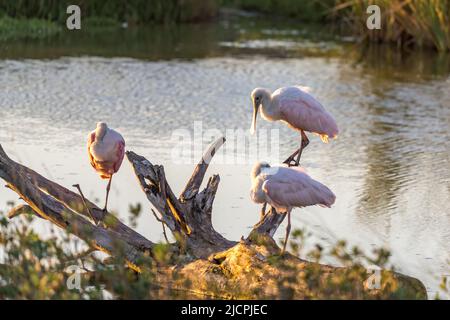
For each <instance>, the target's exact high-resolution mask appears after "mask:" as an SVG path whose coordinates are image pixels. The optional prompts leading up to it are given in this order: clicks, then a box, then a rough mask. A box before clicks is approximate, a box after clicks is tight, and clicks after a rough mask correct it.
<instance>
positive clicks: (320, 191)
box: [250, 162, 336, 254]
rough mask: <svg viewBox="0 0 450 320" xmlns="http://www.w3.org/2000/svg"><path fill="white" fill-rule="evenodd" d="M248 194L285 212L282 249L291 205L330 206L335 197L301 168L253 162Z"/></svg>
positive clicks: (287, 228) (289, 226)
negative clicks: (285, 219)
mask: <svg viewBox="0 0 450 320" xmlns="http://www.w3.org/2000/svg"><path fill="white" fill-rule="evenodd" d="M251 179H252V188H251V190H250V197H251V199H252V200H253V202H256V203H269V204H270V205H271V206H272V207H273V208H275V210H276V211H277V212H278V213H287V215H288V224H287V227H286V237H285V240H284V245H283V250H282V252H281V254H283V253H284V251H285V250H286V244H287V241H288V238H289V233H290V232H291V211H292V209H293V208H294V207H300V208H302V207H307V206H314V205H320V206H323V207H328V208H330V207H331V205H332V204H333V203H334V201H335V200H336V196H335V195H334V193H333V192H332V191H331V190H330V189H328V187H327V186H325V185H323V184H321V183H320V182H318V181H316V180H314V179H312V178H311V177H310V176H309V175H308V174H307V173H306V172H305V170H304V169H303V168H301V167H298V166H297V167H286V166H281V167H271V166H270V165H269V164H268V163H267V162H257V163H256V164H255V165H254V166H253V169H252V173H251Z"/></svg>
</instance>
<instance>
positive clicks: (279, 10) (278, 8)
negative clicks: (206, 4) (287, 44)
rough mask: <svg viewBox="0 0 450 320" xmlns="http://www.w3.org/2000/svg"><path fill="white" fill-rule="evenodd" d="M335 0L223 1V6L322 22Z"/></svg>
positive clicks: (302, 20) (303, 20) (301, 20)
mask: <svg viewBox="0 0 450 320" xmlns="http://www.w3.org/2000/svg"><path fill="white" fill-rule="evenodd" d="M334 1H335V0H322V1H319V0H222V1H221V4H222V5H223V6H229V7H235V8H239V9H243V10H250V11H258V12H261V13H265V14H267V15H273V16H287V17H290V18H293V19H299V21H300V22H305V21H306V22H321V21H324V20H325V19H326V17H327V12H328V11H329V8H330V7H332V6H333V4H334Z"/></svg>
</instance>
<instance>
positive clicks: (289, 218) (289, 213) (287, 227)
mask: <svg viewBox="0 0 450 320" xmlns="http://www.w3.org/2000/svg"><path fill="white" fill-rule="evenodd" d="M291 211H292V210H291V209H289V211H288V214H287V215H288V224H287V226H286V237H285V238H284V244H283V250H281V255H283V254H284V252H285V251H286V245H287V242H288V239H289V234H290V233H291Z"/></svg>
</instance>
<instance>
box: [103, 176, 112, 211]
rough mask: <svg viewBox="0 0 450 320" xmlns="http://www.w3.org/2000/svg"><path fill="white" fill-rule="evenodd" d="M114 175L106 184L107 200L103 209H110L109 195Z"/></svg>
mask: <svg viewBox="0 0 450 320" xmlns="http://www.w3.org/2000/svg"><path fill="white" fill-rule="evenodd" d="M112 177H113V175H111V177H110V178H109V181H108V185H107V186H106V200H105V207H104V208H103V211H105V212H106V211H108V209H107V206H108V197H109V190H111V181H112Z"/></svg>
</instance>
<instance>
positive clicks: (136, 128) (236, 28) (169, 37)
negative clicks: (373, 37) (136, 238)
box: [0, 19, 450, 297]
mask: <svg viewBox="0 0 450 320" xmlns="http://www.w3.org/2000/svg"><path fill="white" fill-rule="evenodd" d="M328 34H329V33H328V32H327V31H324V30H322V29H317V27H314V26H313V27H308V28H307V29H302V28H301V26H298V25H292V24H289V23H286V22H279V21H275V22H265V21H256V22H254V21H252V20H247V19H239V20H234V19H227V20H224V21H222V22H220V23H216V24H209V25H189V26H184V27H181V28H180V27H153V28H142V29H139V28H135V29H129V30H105V31H104V32H81V33H73V32H71V33H65V34H63V35H61V36H59V37H57V38H54V39H51V40H45V41H15V42H11V43H2V44H0V59H1V60H0V119H2V122H1V124H2V125H1V127H0V142H1V144H2V145H3V147H4V148H5V150H6V151H7V152H8V153H9V154H10V156H11V157H12V158H13V159H16V160H19V161H20V162H22V163H24V164H25V165H28V166H30V167H32V168H33V169H35V170H37V171H38V172H40V173H42V174H44V175H45V176H47V177H49V178H51V179H53V180H54V181H56V182H58V183H61V184H63V185H65V186H71V185H72V184H74V183H80V185H81V186H82V188H83V191H84V193H85V194H86V195H87V196H88V197H89V198H91V199H100V200H99V201H100V202H102V201H103V197H104V191H105V186H106V183H105V182H104V181H101V180H100V179H99V178H98V176H97V175H96V174H95V172H94V171H93V170H92V168H91V167H90V165H89V162H88V159H87V155H86V146H85V143H86V136H87V133H88V132H89V131H90V130H92V129H93V128H94V126H95V123H96V122H97V121H99V120H103V121H106V122H107V123H108V124H109V125H110V126H111V127H114V128H116V129H117V130H119V131H120V132H121V133H122V134H123V135H124V136H125V139H126V141H127V149H129V150H133V151H135V152H137V153H139V154H142V155H144V156H146V157H147V158H148V159H149V160H151V161H152V162H154V163H162V164H164V165H165V168H166V174H167V178H168V180H169V181H170V183H171V185H172V186H173V189H174V191H175V192H180V191H181V190H182V188H183V186H184V184H185V183H186V181H187V179H188V178H189V176H190V174H191V172H192V168H193V165H194V163H195V162H196V161H197V160H198V156H197V155H195V156H194V153H195V152H194V151H195V150H192V153H191V157H190V158H189V159H191V160H192V161H191V162H186V161H185V162H184V163H182V164H180V163H179V162H180V160H179V159H177V158H176V157H175V156H174V150H175V151H176V150H177V148H179V145H177V143H176V142H175V141H174V140H173V139H172V133H173V132H179V130H180V129H181V130H182V129H186V130H188V131H187V132H189V133H190V134H192V135H193V134H194V127H196V126H197V128H196V129H195V130H198V124H199V121H201V126H202V130H203V133H204V137H203V145H202V146H203V148H206V146H207V144H208V143H209V142H211V141H212V139H213V137H212V136H208V134H209V133H211V131H208V130H216V132H215V133H216V134H225V135H226V134H227V133H230V131H229V130H236V129H242V130H245V132H248V129H249V127H250V121H251V103H250V98H249V93H250V92H251V90H252V89H253V88H254V87H256V86H262V87H267V88H270V89H276V88H277V87H279V86H281V85H287V84H302V85H306V86H309V87H311V88H312V94H313V95H314V96H316V97H317V98H318V99H319V100H320V101H321V102H322V103H323V104H324V106H326V108H327V109H328V110H329V111H330V112H331V113H332V114H333V115H334V116H335V118H336V120H337V122H338V124H339V127H340V129H341V134H340V136H339V138H338V140H337V141H334V142H332V143H330V144H327V145H325V144H323V143H322V142H321V141H320V139H318V138H317V137H315V136H310V140H311V144H310V146H309V147H308V148H307V149H306V150H305V152H304V156H303V165H304V166H305V168H306V169H307V171H308V172H309V173H310V174H311V175H312V176H313V177H314V178H316V179H317V180H320V181H321V182H323V183H325V184H326V185H328V186H329V187H330V188H331V189H332V190H333V191H334V192H335V193H336V195H337V202H336V204H335V206H334V207H333V208H332V209H323V208H319V207H318V208H315V207H314V208H305V209H301V210H295V212H294V214H293V223H294V227H306V228H307V229H308V230H309V231H311V232H312V233H313V238H312V239H311V241H312V242H320V243H322V244H323V245H324V246H325V247H328V246H329V245H330V244H331V243H334V242H335V241H336V240H337V239H347V240H348V242H349V243H350V244H351V245H358V246H360V247H361V248H363V249H364V250H365V251H366V252H370V250H372V249H373V248H374V247H378V246H385V247H387V248H389V249H390V250H391V251H392V254H393V256H392V263H393V264H394V265H395V266H396V267H397V269H398V270H399V271H401V272H403V273H405V274H408V275H411V276H414V277H417V278H419V279H420V280H422V281H423V282H424V283H425V285H426V287H427V290H428V291H429V293H430V295H431V297H432V296H433V295H434V293H435V292H436V291H437V288H438V284H439V281H440V278H441V277H442V276H444V275H449V273H450V270H449V268H450V228H449V226H450V204H449V203H450V202H449V200H450V199H449V196H450V171H449V161H450V142H449V140H448V137H449V136H450V126H449V125H450V93H449V86H450V77H449V74H450V57H449V56H448V55H437V54H435V53H432V52H409V53H403V54H400V53H398V52H396V51H394V50H392V49H389V48H386V47H377V48H367V49H359V48H356V47H355V46H354V45H353V44H351V43H346V42H345V41H338V40H336V39H333V38H332V37H330V36H328ZM341 40H342V39H341ZM344 40H345V39H344ZM195 123H196V124H195ZM258 127H259V129H260V132H270V131H268V130H271V129H277V130H279V131H278V133H279V136H278V137H279V150H278V151H279V152H277V153H276V154H271V155H270V156H271V157H275V158H277V160H278V161H282V160H284V159H285V158H286V157H287V156H288V155H289V154H290V153H292V152H293V151H294V150H295V148H296V147H297V145H298V143H299V140H298V139H299V138H298V136H297V134H295V133H294V132H292V131H291V130H289V129H287V128H285V127H284V126H283V125H282V124H276V123H267V122H265V121H262V120H261V119H259V120H258ZM227 130H228V131H227ZM213 133H214V132H213ZM213 135H214V134H213ZM246 139H249V138H248V137H247V138H246ZM274 139H275V138H274ZM270 142H271V141H270V139H269V140H268V141H267V143H268V144H270ZM197 148H198V146H197ZM225 150H226V152H227V155H229V154H230V152H231V154H232V155H235V154H239V150H236V149H235V148H234V147H233V146H232V145H230V146H227V147H226V148H225ZM248 153H249V152H248V151H246V154H247V156H248V157H250V156H254V155H251V154H248ZM220 160H221V158H220V155H219V157H218V158H217V159H216V160H215V161H213V163H212V165H211V167H210V169H209V171H208V173H209V174H212V173H219V174H220V175H221V177H222V180H221V185H220V187H219V191H218V194H217V198H216V202H215V207H214V212H213V223H214V225H215V227H216V229H218V230H219V231H220V232H221V233H223V234H224V235H225V236H226V237H228V238H230V239H235V240H236V239H239V238H240V236H241V235H246V234H247V233H248V232H249V228H251V227H252V225H253V224H254V223H256V222H257V220H258V217H259V207H258V206H256V205H254V204H253V203H252V202H251V201H250V199H249V196H248V195H249V187H250V180H249V171H250V168H251V161H249V160H248V159H247V160H246V161H244V162H243V163H237V162H236V161H237V160H236V158H235V161H234V164H233V163H224V161H220ZM260 160H265V159H260ZM231 162H232V161H231ZM0 200H1V203H2V207H3V208H2V209H6V205H5V203H6V201H8V200H17V196H16V195H15V194H14V193H12V192H11V191H9V190H8V189H0ZM137 202H141V203H142V204H143V205H144V213H143V216H142V217H141V219H140V224H139V227H138V231H139V232H141V233H143V234H144V235H145V236H147V237H148V238H150V239H152V240H155V241H157V240H162V239H163V237H162V232H161V228H160V224H159V223H157V222H156V221H155V220H154V218H153V216H152V214H151V213H150V205H149V204H148V201H147V200H146V198H145V196H144V195H143V193H142V191H141V190H140V188H139V186H138V184H137V182H136V180H135V178H134V174H133V172H132V169H131V167H130V165H129V164H128V163H127V162H124V164H123V166H122V168H121V170H120V172H119V173H118V174H117V176H116V177H115V178H114V181H113V185H112V194H111V197H110V206H109V207H110V209H113V210H115V211H117V212H119V215H120V217H121V218H122V220H124V221H125V222H127V221H128V205H129V204H130V203H132V204H134V203H137ZM40 228H42V229H43V230H46V228H48V224H47V223H43V224H42V225H40ZM283 235H284V227H282V228H280V230H279V232H278V233H277V235H276V236H277V238H281V237H282V236H283Z"/></svg>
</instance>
